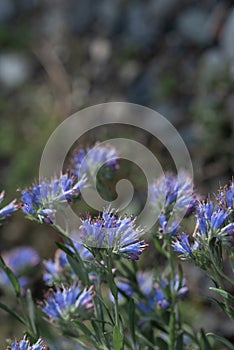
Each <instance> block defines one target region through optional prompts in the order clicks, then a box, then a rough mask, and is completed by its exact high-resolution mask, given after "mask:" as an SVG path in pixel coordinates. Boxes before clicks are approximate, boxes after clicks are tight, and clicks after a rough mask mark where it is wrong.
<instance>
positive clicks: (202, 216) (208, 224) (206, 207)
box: [196, 201, 230, 235]
mask: <svg viewBox="0 0 234 350" xmlns="http://www.w3.org/2000/svg"><path fill="white" fill-rule="evenodd" d="M229 214H230V212H229V211H227V210H224V209H223V208H221V207H219V206H216V207H214V204H213V202H211V201H207V202H199V203H198V204H197V214H196V218H197V228H198V231H199V232H200V233H201V234H205V235H208V234H209V230H210V229H211V230H213V231H217V230H218V229H220V228H221V227H222V225H223V223H224V221H225V220H226V219H227V217H228V216H229Z"/></svg>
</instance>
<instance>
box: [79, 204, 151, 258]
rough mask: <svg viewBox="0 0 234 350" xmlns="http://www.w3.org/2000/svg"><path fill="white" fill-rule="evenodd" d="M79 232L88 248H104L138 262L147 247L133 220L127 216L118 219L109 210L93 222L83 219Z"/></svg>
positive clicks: (89, 219) (89, 218)
mask: <svg viewBox="0 0 234 350" xmlns="http://www.w3.org/2000/svg"><path fill="white" fill-rule="evenodd" d="M80 231H81V234H82V241H83V243H84V245H85V246H87V247H88V248H91V249H92V248H98V249H100V248H104V249H107V250H108V251H109V252H110V251H111V252H112V253H114V254H117V255H121V256H123V257H125V258H128V259H132V260H138V259H139V256H140V255H141V253H142V252H143V250H144V249H145V248H146V247H147V246H148V245H147V244H146V243H145V241H143V240H140V237H141V235H142V233H143V230H141V229H140V228H139V227H136V225H135V220H133V219H132V218H131V217H127V216H125V217H123V218H121V217H119V218H118V217H117V216H116V214H115V212H114V211H111V210H110V209H106V210H104V211H103V213H102V215H101V216H99V217H98V218H96V219H94V220H91V217H88V218H87V219H83V220H82V225H81V226H80Z"/></svg>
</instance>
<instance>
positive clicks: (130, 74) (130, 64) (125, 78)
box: [119, 60, 140, 84]
mask: <svg viewBox="0 0 234 350" xmlns="http://www.w3.org/2000/svg"><path fill="white" fill-rule="evenodd" d="M139 71H140V65H139V63H138V62H137V61H133V60H130V61H127V62H125V63H124V64H123V65H122V66H121V67H120V70H119V76H120V79H121V81H122V82H123V83H124V84H130V83H132V81H133V80H134V79H135V78H136V77H137V75H138V74H139Z"/></svg>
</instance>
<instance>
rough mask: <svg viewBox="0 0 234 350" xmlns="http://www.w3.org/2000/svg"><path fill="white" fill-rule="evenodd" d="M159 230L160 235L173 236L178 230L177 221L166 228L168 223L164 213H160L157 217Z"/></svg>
mask: <svg viewBox="0 0 234 350" xmlns="http://www.w3.org/2000/svg"><path fill="white" fill-rule="evenodd" d="M158 220H159V224H160V228H159V232H160V234H162V235H166V236H174V234H175V233H176V231H178V229H179V227H180V226H179V224H178V222H177V221H173V222H172V223H171V224H170V226H168V221H167V220H166V216H165V214H164V213H161V214H160V215H159V217H158Z"/></svg>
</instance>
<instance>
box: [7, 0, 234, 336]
mask: <svg viewBox="0 0 234 350" xmlns="http://www.w3.org/2000/svg"><path fill="white" fill-rule="evenodd" d="M109 101H127V102H133V103H137V104H141V105H144V106H148V107H151V108H153V109H155V110H157V111H158V112H160V113H161V114H163V116H164V117H166V118H168V120H169V121H170V122H171V123H172V124H173V125H174V126H175V127H176V128H177V130H178V131H179V133H180V134H181V136H182V138H183V139H184V141H185V143H186V145H187V147H188V149H189V151H190V153H191V158H192V161H193V165H194V172H195V184H196V188H197V190H198V191H199V192H200V193H202V194H207V193H213V192H215V191H216V189H217V188H218V186H219V184H222V185H223V184H225V183H227V182H228V180H230V179H231V176H232V174H233V170H234V169H233V166H234V143H233V133H234V115H233V109H234V4H233V2H232V1H228V0H220V1H218V0H203V1H196V0H125V1H124V0H98V1H95V0H68V1H66V0H47V1H46V0H41V1H39V0H34V1H33V0H31V1H30V0H20V1H17V0H0V180H1V182H0V186H1V188H0V189H1V190H2V189H5V190H6V193H7V196H6V198H7V200H9V201H10V200H11V199H12V198H15V197H16V196H19V194H17V192H16V189H22V188H24V187H25V186H28V185H30V183H32V181H33V180H34V179H36V178H37V176H38V166H39V162H40V156H41V153H42V151H43V148H44V146H45V143H46V141H47V139H48V137H49V136H50V134H51V133H52V131H53V130H54V129H55V128H56V126H58V125H59V124H60V123H61V122H62V121H63V120H64V119H65V118H66V117H68V116H69V115H71V114H72V113H74V112H76V111H78V110H80V109H82V108H84V107H87V106H91V105H94V104H97V103H103V102H109ZM123 132H124V134H125V135H127V136H129V137H134V138H135V139H136V140H139V141H140V142H142V143H145V144H146V145H148V147H149V148H151V149H152V150H153V151H154V152H155V154H156V156H158V158H159V159H162V161H164V166H165V167H167V166H168V162H169V163H170V161H169V157H168V155H166V154H165V152H164V150H163V147H162V145H159V144H158V143H157V140H153V139H152V137H151V136H150V135H145V134H144V133H142V132H141V131H140V130H131V129H126V128H125V129H118V130H117V129H115V130H109V129H108V130H106V129H105V128H104V129H103V128H100V130H96V131H95V133H92V134H90V135H85V136H84V138H83V139H82V140H79V142H80V143H82V144H83V145H88V144H89V143H90V144H92V143H94V142H95V141H97V140H98V139H101V140H102V139H103V140H104V139H108V138H110V136H116V134H117V135H118V134H119V135H121V136H122V135H123ZM124 169H125V173H124V174H129V175H130V177H131V176H132V179H133V182H134V181H135V182H136V184H138V185H139V177H138V175H135V178H134V175H131V173H135V169H134V171H133V170H132V171H129V170H126V169H129V168H128V166H127V165H126V166H125V167H124ZM131 169H133V168H131ZM137 174H138V173H137ZM120 177H121V176H120ZM140 185H141V184H140ZM0 235H1V236H0V242H1V244H0V249H1V250H7V249H9V248H10V247H12V246H15V245H21V244H29V245H32V246H34V247H37V249H38V250H39V252H40V255H41V257H42V259H43V258H45V257H48V256H49V255H52V254H53V250H54V244H53V240H54V239H55V238H56V235H55V233H54V232H53V231H52V230H49V229H45V228H44V227H40V226H38V225H35V224H33V223H31V222H26V221H25V220H23V218H22V215H21V214H20V213H17V214H16V215H15V216H14V220H12V221H11V222H10V224H9V225H7V226H4V227H2V228H1V232H0ZM45 241H46V247H45ZM149 265H150V263H149ZM188 269H189V270H188V271H189V272H190V277H191V276H192V278H190V286H191V289H192V292H191V293H192V294H194V295H195V294H196V293H202V292H204V291H205V292H207V289H208V286H209V285H208V286H207V283H208V282H207V281H206V279H205V277H204V276H203V275H201V274H200V272H199V271H197V270H196V269H193V270H192V267H189V268H188ZM38 274H39V275H40V273H39V272H38ZM37 283H39V282H38V281H37ZM38 288H39V287H38V285H37V284H36V285H35V284H34V293H35V295H36V296H38V294H40V293H39V292H38ZM186 307H187V306H186ZM188 307H189V309H190V313H188V314H189V315H188V317H191V319H195V324H196V325H197V327H198V328H199V327H200V325H201V324H202V325H204V326H205V327H207V328H208V330H220V331H221V332H222V334H224V335H226V336H228V337H231V335H232V334H233V329H231V325H230V324H229V323H228V320H227V319H224V320H223V321H222V322H220V314H219V311H218V309H216V308H215V307H213V306H211V304H209V303H204V301H201V300H200V299H199V300H198V299H197V300H195V301H194V300H193V302H190V303H189V305H188ZM187 309H188V308H187ZM195 315H196V316H195ZM213 316H214V317H213ZM1 320H3V321H4V320H5V322H2V321H1V325H0V341H1V343H2V342H3V339H4V338H5V337H12V336H13V335H15V333H17V332H18V331H17V329H16V328H15V325H14V326H13V324H12V320H9V318H8V317H7V316H6V315H5V314H2V313H1ZM9 322H10V323H9ZM201 322H202V323H201ZM19 332H20V330H19Z"/></svg>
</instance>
